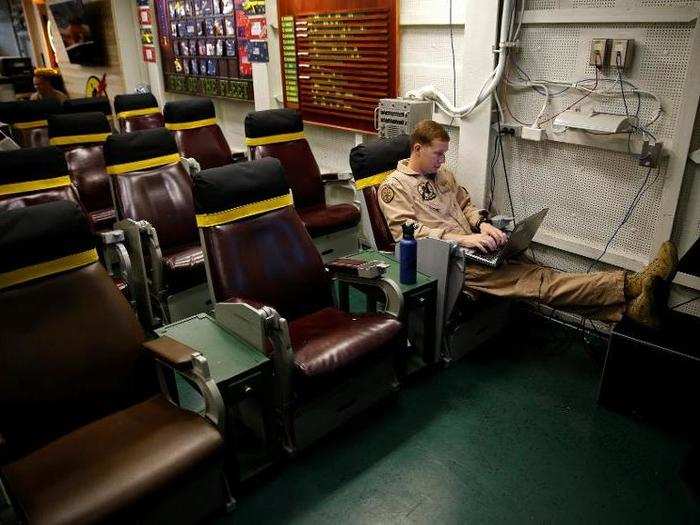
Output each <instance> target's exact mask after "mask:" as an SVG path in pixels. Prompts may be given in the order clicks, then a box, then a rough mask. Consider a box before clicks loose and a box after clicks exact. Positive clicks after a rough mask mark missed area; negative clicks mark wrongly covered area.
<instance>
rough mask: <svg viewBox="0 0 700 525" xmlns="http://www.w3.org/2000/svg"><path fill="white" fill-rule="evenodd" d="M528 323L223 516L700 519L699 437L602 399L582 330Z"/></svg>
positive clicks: (320, 448)
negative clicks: (698, 490) (688, 473)
mask: <svg viewBox="0 0 700 525" xmlns="http://www.w3.org/2000/svg"><path fill="white" fill-rule="evenodd" d="M526 324H527V326H529V328H524V329H522V332H521V333H519V334H518V337H517V339H518V340H517V341H511V342H503V341H502V342H501V343H499V345H498V347H495V348H493V349H490V350H488V351H480V352H478V353H476V354H473V355H471V356H468V357H467V358H465V359H464V360H462V361H461V362H459V363H457V364H455V365H454V366H452V367H451V368H448V369H446V370H437V371H434V372H433V373H431V374H429V375H427V376H425V377H422V378H419V379H418V380H416V381H414V382H413V383H412V384H410V385H408V386H406V387H405V388H404V389H403V390H402V391H401V393H400V394H399V396H398V399H397V400H396V401H394V402H391V403H388V404H386V405H383V406H381V407H379V408H378V409H376V410H375V411H373V412H372V413H371V414H369V415H367V417H364V418H362V420H361V421H360V422H357V423H355V424H354V425H352V426H350V427H348V428H344V429H342V430H341V431H339V432H337V433H335V434H333V435H331V436H330V437H329V438H327V439H325V440H324V441H322V442H320V443H318V444H317V445H316V446H314V447H312V448H311V449H310V450H309V451H307V452H306V453H304V454H302V455H301V456H300V457H297V458H295V459H293V460H290V461H289V462H288V463H287V464H285V465H283V466H282V467H281V468H279V469H277V470H276V471H275V472H272V473H269V475H267V476H266V477H265V478H264V479H262V480H260V481H259V482H258V483H257V484H256V485H254V486H251V487H249V488H248V489H247V490H246V491H245V492H244V493H242V494H240V495H239V497H238V507H237V509H236V510H235V511H234V512H233V513H232V514H231V515H229V516H226V517H224V518H221V519H219V520H218V521H216V523H217V524H224V523H237V524H245V523H251V524H252V523H255V524H259V523H304V524H305V523H324V524H328V523H332V524H345V523H362V524H374V523H432V524H449V523H522V522H535V523H542V522H547V523H593V522H595V523H700V507H699V503H698V501H697V500H693V498H692V496H691V495H690V493H689V492H688V491H687V490H686V487H685V486H684V485H683V483H682V482H681V480H680V479H679V476H678V471H679V467H680V465H681V463H682V461H683V459H684V457H685V455H686V454H687V452H688V450H689V441H688V439H687V438H685V437H683V436H681V435H675V434H673V433H671V432H666V431H663V430H660V429H659V428H656V427H654V426H652V425H649V424H647V423H641V422H638V421H635V420H634V419H632V418H629V417H625V416H622V415H619V414H616V413H613V412H609V411H607V410H605V409H602V408H599V407H598V406H597V405H596V403H595V394H596V386H597V381H598V377H599V373H600V368H601V364H600V363H599V362H598V361H596V360H595V359H592V358H591V357H590V356H589V354H588V353H587V352H586V345H585V344H584V343H583V342H582V340H581V338H580V336H575V335H573V332H571V331H569V330H567V329H564V328H560V327H558V326H556V325H551V324H543V322H541V321H538V322H535V323H526Z"/></svg>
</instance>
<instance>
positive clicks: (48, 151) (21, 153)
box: [0, 146, 70, 196]
mask: <svg viewBox="0 0 700 525" xmlns="http://www.w3.org/2000/svg"><path fill="white" fill-rule="evenodd" d="M0 166H2V167H3V175H2V177H1V178H0V196H1V195H14V194H16V193H24V192H26V191H36V190H44V189H49V188H57V187H59V186H68V185H69V184H70V177H69V171H68V164H67V163H66V157H65V155H64V154H63V151H61V149H60V148H57V147H55V146H47V147H42V148H22V149H15V150H10V151H0ZM26 183H31V184H26Z"/></svg>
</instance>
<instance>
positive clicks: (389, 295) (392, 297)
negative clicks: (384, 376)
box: [326, 259, 403, 317]
mask: <svg viewBox="0 0 700 525" xmlns="http://www.w3.org/2000/svg"><path fill="white" fill-rule="evenodd" d="M388 267H389V265H388V264H385V263H382V262H380V261H369V262H368V261H361V260H358V259H336V260H335V261H331V262H330V263H328V264H327V265H326V268H328V270H329V271H330V272H331V273H332V274H333V277H334V278H335V279H337V280H338V281H340V282H342V283H350V284H361V285H364V286H372V287H374V288H379V289H380V290H381V291H382V293H383V294H384V297H385V298H386V308H385V309H384V310H385V312H386V313H388V314H391V315H393V316H394V317H399V316H400V315H401V311H402V309H403V293H402V292H401V288H400V287H399V285H398V284H397V283H396V281H394V280H392V279H389V278H387V277H384V276H383V274H384V273H385V272H386V269H387V268H388Z"/></svg>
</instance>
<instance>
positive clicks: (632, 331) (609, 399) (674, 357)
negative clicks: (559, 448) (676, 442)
mask: <svg viewBox="0 0 700 525" xmlns="http://www.w3.org/2000/svg"><path fill="white" fill-rule="evenodd" d="M699 335H700V319H699V318H697V317H694V316H692V315H687V314H683V313H679V312H671V313H670V314H669V315H668V317H667V319H666V320H665V323H664V327H663V329H662V330H660V331H652V330H648V329H645V328H643V327H640V326H639V325H637V324H636V323H634V322H632V321H630V320H629V319H626V318H625V319H623V320H622V321H621V322H620V323H618V324H617V325H616V326H615V328H614V329H613V331H612V333H611V335H610V342H609V344H608V352H607V355H606V358H605V365H604V367H603V373H602V376H601V379H600V386H599V389H598V403H600V404H602V405H604V406H606V407H609V408H612V409H614V410H618V411H622V412H625V413H631V414H635V415H639V416H642V417H648V418H653V419H657V420H662V421H664V422H668V423H672V424H673V425H674V426H681V427H683V428H688V429H697V428H698V425H699V424H700V418H699V417H698V406H699V405H700V345H698V336H699Z"/></svg>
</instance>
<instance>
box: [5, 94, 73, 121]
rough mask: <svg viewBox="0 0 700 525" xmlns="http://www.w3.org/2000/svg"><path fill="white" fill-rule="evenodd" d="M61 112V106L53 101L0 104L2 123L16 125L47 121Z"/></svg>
mask: <svg viewBox="0 0 700 525" xmlns="http://www.w3.org/2000/svg"><path fill="white" fill-rule="evenodd" d="M61 111H62V109H61V104H60V103H59V102H57V101H56V100H53V99H46V100H18V101H16V102H0V122H5V123H8V124H14V123H15V122H34V121H36V120H46V117H48V116H49V115H55V114H56V113H61Z"/></svg>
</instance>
